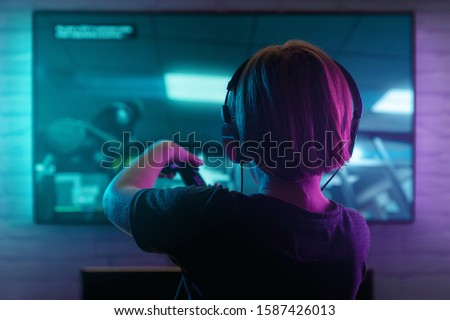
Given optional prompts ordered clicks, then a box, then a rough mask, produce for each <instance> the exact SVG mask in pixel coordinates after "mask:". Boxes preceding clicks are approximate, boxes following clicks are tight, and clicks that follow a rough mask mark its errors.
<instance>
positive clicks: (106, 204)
mask: <svg viewBox="0 0 450 320" xmlns="http://www.w3.org/2000/svg"><path fill="white" fill-rule="evenodd" d="M110 202H111V191H110V187H108V188H106V190H105V193H104V194H103V212H104V213H105V216H106V218H108V220H109V221H111V203H110Z"/></svg>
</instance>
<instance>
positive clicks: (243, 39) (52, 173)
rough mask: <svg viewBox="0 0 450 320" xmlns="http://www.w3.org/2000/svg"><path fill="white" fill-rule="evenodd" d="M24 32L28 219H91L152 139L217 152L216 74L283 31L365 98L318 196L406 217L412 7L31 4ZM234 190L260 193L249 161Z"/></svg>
mask: <svg viewBox="0 0 450 320" xmlns="http://www.w3.org/2000/svg"><path fill="white" fill-rule="evenodd" d="M33 32H34V34H33V50H34V51H33V54H34V55H33V59H34V64H33V68H34V69H33V70H34V71H33V72H34V74H33V76H34V82H33V89H34V90H33V92H34V100H33V107H34V109H33V110H34V111H33V112H34V120H33V123H34V135H33V138H34V141H33V145H34V160H33V170H34V190H35V192H34V194H35V204H36V205H35V218H36V221H38V222H80V221H82V222H94V221H102V220H103V212H102V195H103V191H104V190H105V188H106V186H107V185H108V183H109V181H110V180H111V178H112V177H113V176H114V175H115V174H116V173H117V172H118V170H120V167H121V165H123V164H126V163H127V162H128V161H130V160H132V159H133V158H134V157H136V155H137V154H139V152H141V151H142V148H143V146H147V145H150V144H151V143H152V142H153V141H157V140H160V139H172V140H176V141H179V142H180V144H181V145H182V146H185V147H187V148H189V149H191V150H194V151H195V152H196V153H198V154H199V155H200V156H203V157H204V158H205V159H206V158H208V156H209V154H208V153H209V152H211V150H213V151H217V152H218V153H220V152H221V150H216V149H220V148H221V145H220V142H221V127H222V120H221V115H220V110H221V106H222V104H223V102H224V98H225V94H226V86H227V82H228V81H229V80H230V78H231V76H232V75H233V73H234V71H235V69H236V68H237V67H238V66H239V65H241V63H242V62H243V61H245V60H246V59H248V58H249V57H250V56H252V54H253V53H255V52H256V51H258V50H259V49H261V48H263V47H265V46H268V45H272V44H282V43H284V42H285V41H287V40H289V39H302V40H305V41H308V42H311V43H313V44H314V45H316V46H318V47H320V48H321V49H323V50H324V51H325V52H326V53H328V54H329V55H331V56H332V57H333V58H334V59H335V60H336V61H338V62H339V63H341V64H342V65H343V66H345V68H346V69H347V70H348V71H349V72H350V73H351V74H352V76H353V78H354V79H355V81H356V83H357V84H358V87H359V90H360V92H361V96H362V99H363V103H364V109H363V117H362V120H361V124H360V130H359V134H358V137H357V143H356V146H355V149H354V152H353V157H352V159H351V161H350V162H349V163H348V164H347V165H346V166H344V167H343V168H342V169H341V170H340V171H339V173H338V174H337V175H336V176H335V177H334V179H333V180H332V181H331V182H330V183H329V185H328V186H327V188H326V189H325V191H324V192H325V194H326V196H327V197H329V198H331V199H333V200H336V201H338V202H341V203H342V204H344V205H346V206H348V207H353V208H355V209H357V210H358V211H360V212H361V213H362V214H363V215H364V216H365V217H366V219H367V220H368V221H372V222H399V221H411V220H412V219H413V217H414V212H413V203H414V199H413V195H414V81H413V77H414V74H413V71H414V69H413V59H414V56H413V42H412V39H413V16H412V15H409V14H364V13H348V14H346V13H336V14H334V13H324V14H319V13H315V14H313V13H289V14H287V13H267V12H264V13H252V12H245V13H204V12H202V13H155V12H144V13H130V12H128V13H127V12H114V13H111V12H109V13H108V12H49V11H47V12H45V11H42V12H35V13H34V18H33ZM107 142H110V144H109V145H108V146H109V147H110V148H109V149H105V143H107ZM113 142H117V144H115V143H113ZM198 145H200V147H198ZM205 146H207V147H208V148H205ZM216 155H217V154H216ZM215 160H219V162H213V161H209V162H208V161H207V162H206V165H205V166H204V167H203V168H201V169H200V174H201V175H202V177H203V178H204V180H205V181H206V182H207V183H208V184H214V183H220V184H222V185H224V186H226V187H228V188H230V189H235V190H240V189H239V188H240V179H241V177H240V170H239V169H238V168H236V167H232V166H231V164H230V162H229V161H227V160H226V159H225V158H224V157H223V159H215ZM222 160H223V161H222ZM328 178H329V175H328V174H327V175H324V177H323V181H324V182H325V181H326V180H327V179H328ZM182 184H183V182H182V180H181V179H180V177H178V176H176V177H175V178H174V179H172V180H169V179H163V178H161V179H159V181H158V182H157V186H158V187H172V186H178V185H182ZM244 192H245V193H257V192H258V189H257V186H256V184H255V183H254V181H253V180H252V178H251V177H250V174H249V172H248V170H247V169H246V170H244Z"/></svg>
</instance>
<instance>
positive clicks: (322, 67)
mask: <svg viewBox="0 0 450 320" xmlns="http://www.w3.org/2000/svg"><path fill="white" fill-rule="evenodd" d="M232 100H234V101H233V102H232V106H233V107H232V108H233V109H234V115H235V120H236V125H237V130H238V133H239V136H240V140H241V143H243V144H245V143H246V142H249V141H257V142H263V141H265V143H262V144H259V148H258V151H257V153H255V152H254V151H255V149H253V150H251V151H252V152H250V151H249V150H250V149H248V148H242V154H243V155H244V156H248V157H251V159H253V160H255V155H257V157H256V158H258V160H257V161H255V162H256V164H257V165H258V166H259V167H261V169H262V170H263V171H265V172H266V173H269V174H274V175H275V176H277V177H279V178H281V179H283V180H288V181H299V180H301V179H302V178H304V177H306V176H311V175H318V174H322V173H324V172H330V171H332V170H333V169H335V168H338V167H340V166H342V165H343V164H344V163H345V162H346V161H348V160H349V159H350V156H351V153H350V150H349V146H350V130H351V129H350V126H351V120H352V119H351V116H352V96H351V92H350V89H349V86H348V84H347V80H346V78H345V76H344V74H343V73H342V71H341V69H340V67H339V66H338V65H337V64H336V62H335V61H334V60H333V59H332V58H331V57H329V56H328V55H327V54H326V53H325V52H323V51H322V50H321V49H319V48H317V47H316V46H314V45H312V44H310V43H307V42H305V41H300V40H290V41H288V42H286V43H285V44H283V45H273V46H269V47H266V48H264V49H262V50H260V51H258V52H257V53H256V54H255V55H254V56H253V57H252V58H251V59H250V60H249V61H248V63H247V65H246V67H245V69H244V71H243V73H242V75H241V77H240V79H239V83H238V86H237V90H236V93H235V96H234V99H232ZM268 139H270V141H271V143H272V145H267V140H268ZM273 143H276V144H277V145H276V146H277V148H274V147H273V146H274V145H273Z"/></svg>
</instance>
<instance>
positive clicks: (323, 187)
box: [320, 167, 341, 191]
mask: <svg viewBox="0 0 450 320" xmlns="http://www.w3.org/2000/svg"><path fill="white" fill-rule="evenodd" d="M340 169H341V167H339V168H337V169H336V171H335V172H334V173H333V174H332V175H331V177H330V179H328V180H327V182H325V184H324V185H323V186H322V188H320V191H323V189H325V188H326V187H327V185H328V184H329V183H330V181H331V180H332V179H333V178H334V176H335V175H336V173H338V172H339V170H340Z"/></svg>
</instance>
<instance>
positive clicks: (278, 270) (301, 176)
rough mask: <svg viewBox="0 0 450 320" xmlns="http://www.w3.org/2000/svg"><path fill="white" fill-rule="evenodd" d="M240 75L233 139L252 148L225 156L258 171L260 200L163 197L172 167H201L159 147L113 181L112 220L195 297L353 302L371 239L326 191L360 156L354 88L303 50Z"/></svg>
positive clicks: (305, 46)
mask: <svg viewBox="0 0 450 320" xmlns="http://www.w3.org/2000/svg"><path fill="white" fill-rule="evenodd" d="M241 71H242V73H241V74H240V75H238V79H237V81H236V88H233V89H231V91H230V92H229V94H228V97H227V99H226V105H225V106H224V108H226V110H224V112H225V113H228V116H229V117H230V119H231V120H229V121H230V123H228V125H229V127H231V131H232V134H233V135H234V138H235V139H238V140H239V142H240V143H241V144H242V143H244V144H245V143H246V142H252V143H253V144H252V143H249V144H248V145H249V146H252V147H251V148H250V147H249V148H247V149H246V148H241V149H236V148H234V149H233V148H230V146H233V144H232V143H230V144H228V145H227V146H228V147H226V148H225V149H226V151H227V153H228V154H229V156H230V157H231V158H232V159H233V160H235V161H236V157H237V156H238V154H239V152H240V153H241V154H240V156H241V157H243V158H245V159H246V161H250V165H251V166H252V169H251V170H253V176H254V177H255V179H256V182H257V184H258V187H259V193H258V194H253V195H244V194H241V193H239V192H236V191H230V190H228V189H226V188H223V187H222V186H209V187H196V186H188V187H179V188H168V189H155V188H153V185H154V183H155V180H156V179H157V178H158V176H159V174H160V172H161V170H162V168H163V167H165V166H166V165H167V164H168V163H171V162H187V163H189V164H191V165H192V166H200V165H202V161H201V160H200V159H199V158H197V157H196V156H195V155H193V154H191V153H189V152H188V151H187V150H185V149H184V148H182V147H180V146H179V145H177V144H175V143H174V142H171V141H160V142H157V143H155V144H153V145H152V146H151V147H149V148H148V149H147V150H146V151H145V152H144V154H142V155H141V157H140V158H139V159H136V160H135V161H134V162H133V163H132V164H131V165H130V166H129V167H127V168H125V169H123V171H121V172H120V173H119V174H118V175H117V176H116V177H115V178H114V180H113V181H112V182H111V184H110V185H109V187H108V189H107V190H106V192H105V195H104V208H105V213H106V215H107V217H108V218H109V219H110V220H111V221H112V222H113V223H114V224H115V225H116V226H117V227H119V228H120V229H122V230H123V231H124V232H126V233H128V234H130V235H132V236H133V237H134V239H135V241H136V243H137V245H138V246H139V247H140V248H141V249H142V250H144V251H148V252H158V253H166V254H168V255H169V256H170V257H171V258H172V260H173V261H174V262H175V263H176V264H178V265H179V266H180V267H181V269H182V273H183V283H184V287H185V288H186V290H187V292H188V296H189V298H192V299H354V298H355V296H356V293H357V291H358V288H359V285H360V283H361V281H362V280H363V278H364V276H365V273H366V260H367V256H368V251H369V230H368V227H367V224H366V222H365V220H364V218H363V217H362V216H361V215H360V214H359V213H358V212H356V211H354V210H352V209H349V208H345V207H343V206H342V205H340V204H338V203H336V202H333V201H330V200H328V199H327V198H326V197H325V196H324V195H323V193H322V191H321V188H320V181H321V177H322V174H323V173H324V172H331V171H333V170H335V169H337V168H339V167H340V166H342V165H344V164H345V162H347V161H348V160H349V158H350V156H351V151H350V146H349V142H350V131H351V128H350V127H351V122H352V108H353V102H352V94H351V92H350V89H349V86H348V83H347V80H346V78H345V76H344V74H343V72H342V70H341V69H340V67H339V66H338V65H337V64H336V63H335V62H334V61H333V60H332V59H331V58H330V57H329V56H328V55H326V54H325V53H324V52H323V51H321V50H320V49H318V48H317V47H315V46H313V45H311V44H309V43H307V42H303V41H299V40H291V41H289V42H287V43H285V44H283V45H274V46H270V47H267V48H264V49H262V50H260V51H259V52H257V53H256V54H255V55H254V56H253V57H252V58H251V59H250V60H249V61H248V62H247V63H246V64H245V66H244V65H243V67H242V70H241ZM268 139H269V140H268ZM268 141H269V143H268ZM254 142H258V143H259V144H254ZM236 145H237V143H235V145H234V146H236ZM255 146H257V147H255ZM276 146H278V148H277V147H276ZM238 161H239V160H238Z"/></svg>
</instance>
